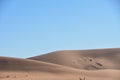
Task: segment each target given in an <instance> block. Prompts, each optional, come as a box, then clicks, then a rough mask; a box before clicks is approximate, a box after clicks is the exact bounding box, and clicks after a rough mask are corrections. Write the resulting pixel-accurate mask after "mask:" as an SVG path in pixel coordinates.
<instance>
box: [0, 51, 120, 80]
mask: <svg viewBox="0 0 120 80" xmlns="http://www.w3.org/2000/svg"><path fill="white" fill-rule="evenodd" d="M119 74H120V49H96V50H64V51H55V52H51V53H48V54H44V55H40V56H35V57H31V58H28V59H20V58H10V57H0V80H120V76H119Z"/></svg>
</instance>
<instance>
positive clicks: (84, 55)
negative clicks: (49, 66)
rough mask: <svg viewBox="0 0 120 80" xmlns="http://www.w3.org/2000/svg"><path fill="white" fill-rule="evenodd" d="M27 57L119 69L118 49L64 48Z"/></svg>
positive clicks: (65, 64)
mask: <svg viewBox="0 0 120 80" xmlns="http://www.w3.org/2000/svg"><path fill="white" fill-rule="evenodd" d="M29 59H32V60H39V61H45V62H50V63H54V64H60V65H64V66H69V67H73V68H78V69H88V70H91V69H92V70H93V69H95V70H96V69H97V70H98V69H120V49H96V50H64V51H55V52H51V53H48V54H45V55H40V56H35V57H31V58H29Z"/></svg>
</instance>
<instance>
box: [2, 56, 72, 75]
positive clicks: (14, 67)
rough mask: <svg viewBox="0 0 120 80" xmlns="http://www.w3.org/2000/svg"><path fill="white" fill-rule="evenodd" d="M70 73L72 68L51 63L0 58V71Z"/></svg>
mask: <svg viewBox="0 0 120 80" xmlns="http://www.w3.org/2000/svg"><path fill="white" fill-rule="evenodd" d="M63 70H64V72H67V71H68V72H70V71H71V72H72V71H74V69H73V68H68V67H65V66H61V65H56V64H52V63H47V62H42V61H35V60H29V59H19V58H8V57H0V71H41V72H50V73H60V72H62V71H63Z"/></svg>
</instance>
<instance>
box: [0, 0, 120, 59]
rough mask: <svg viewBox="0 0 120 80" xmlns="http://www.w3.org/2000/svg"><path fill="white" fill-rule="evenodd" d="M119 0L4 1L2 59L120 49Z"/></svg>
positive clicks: (0, 7) (0, 36) (0, 40)
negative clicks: (87, 50)
mask: <svg viewBox="0 0 120 80" xmlns="http://www.w3.org/2000/svg"><path fill="white" fill-rule="evenodd" d="M119 10H120V6H118V4H117V0H1V1H0V56H9V57H20V58H26V57H31V56H36V55H40V54H45V53H48V52H51V51H56V50H69V49H70V50H82V49H97V48H120V11H119Z"/></svg>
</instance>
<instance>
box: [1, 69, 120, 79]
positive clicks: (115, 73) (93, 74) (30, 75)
mask: <svg viewBox="0 0 120 80" xmlns="http://www.w3.org/2000/svg"><path fill="white" fill-rule="evenodd" d="M119 74H120V71H119V70H101V71H84V70H83V71H80V72H78V73H64V72H63V73H59V74H55V73H44V72H24V71H23V72H22V71H12V72H11V71H8V72H0V80H80V78H81V79H83V78H84V77H85V79H86V80H120V76H119Z"/></svg>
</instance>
